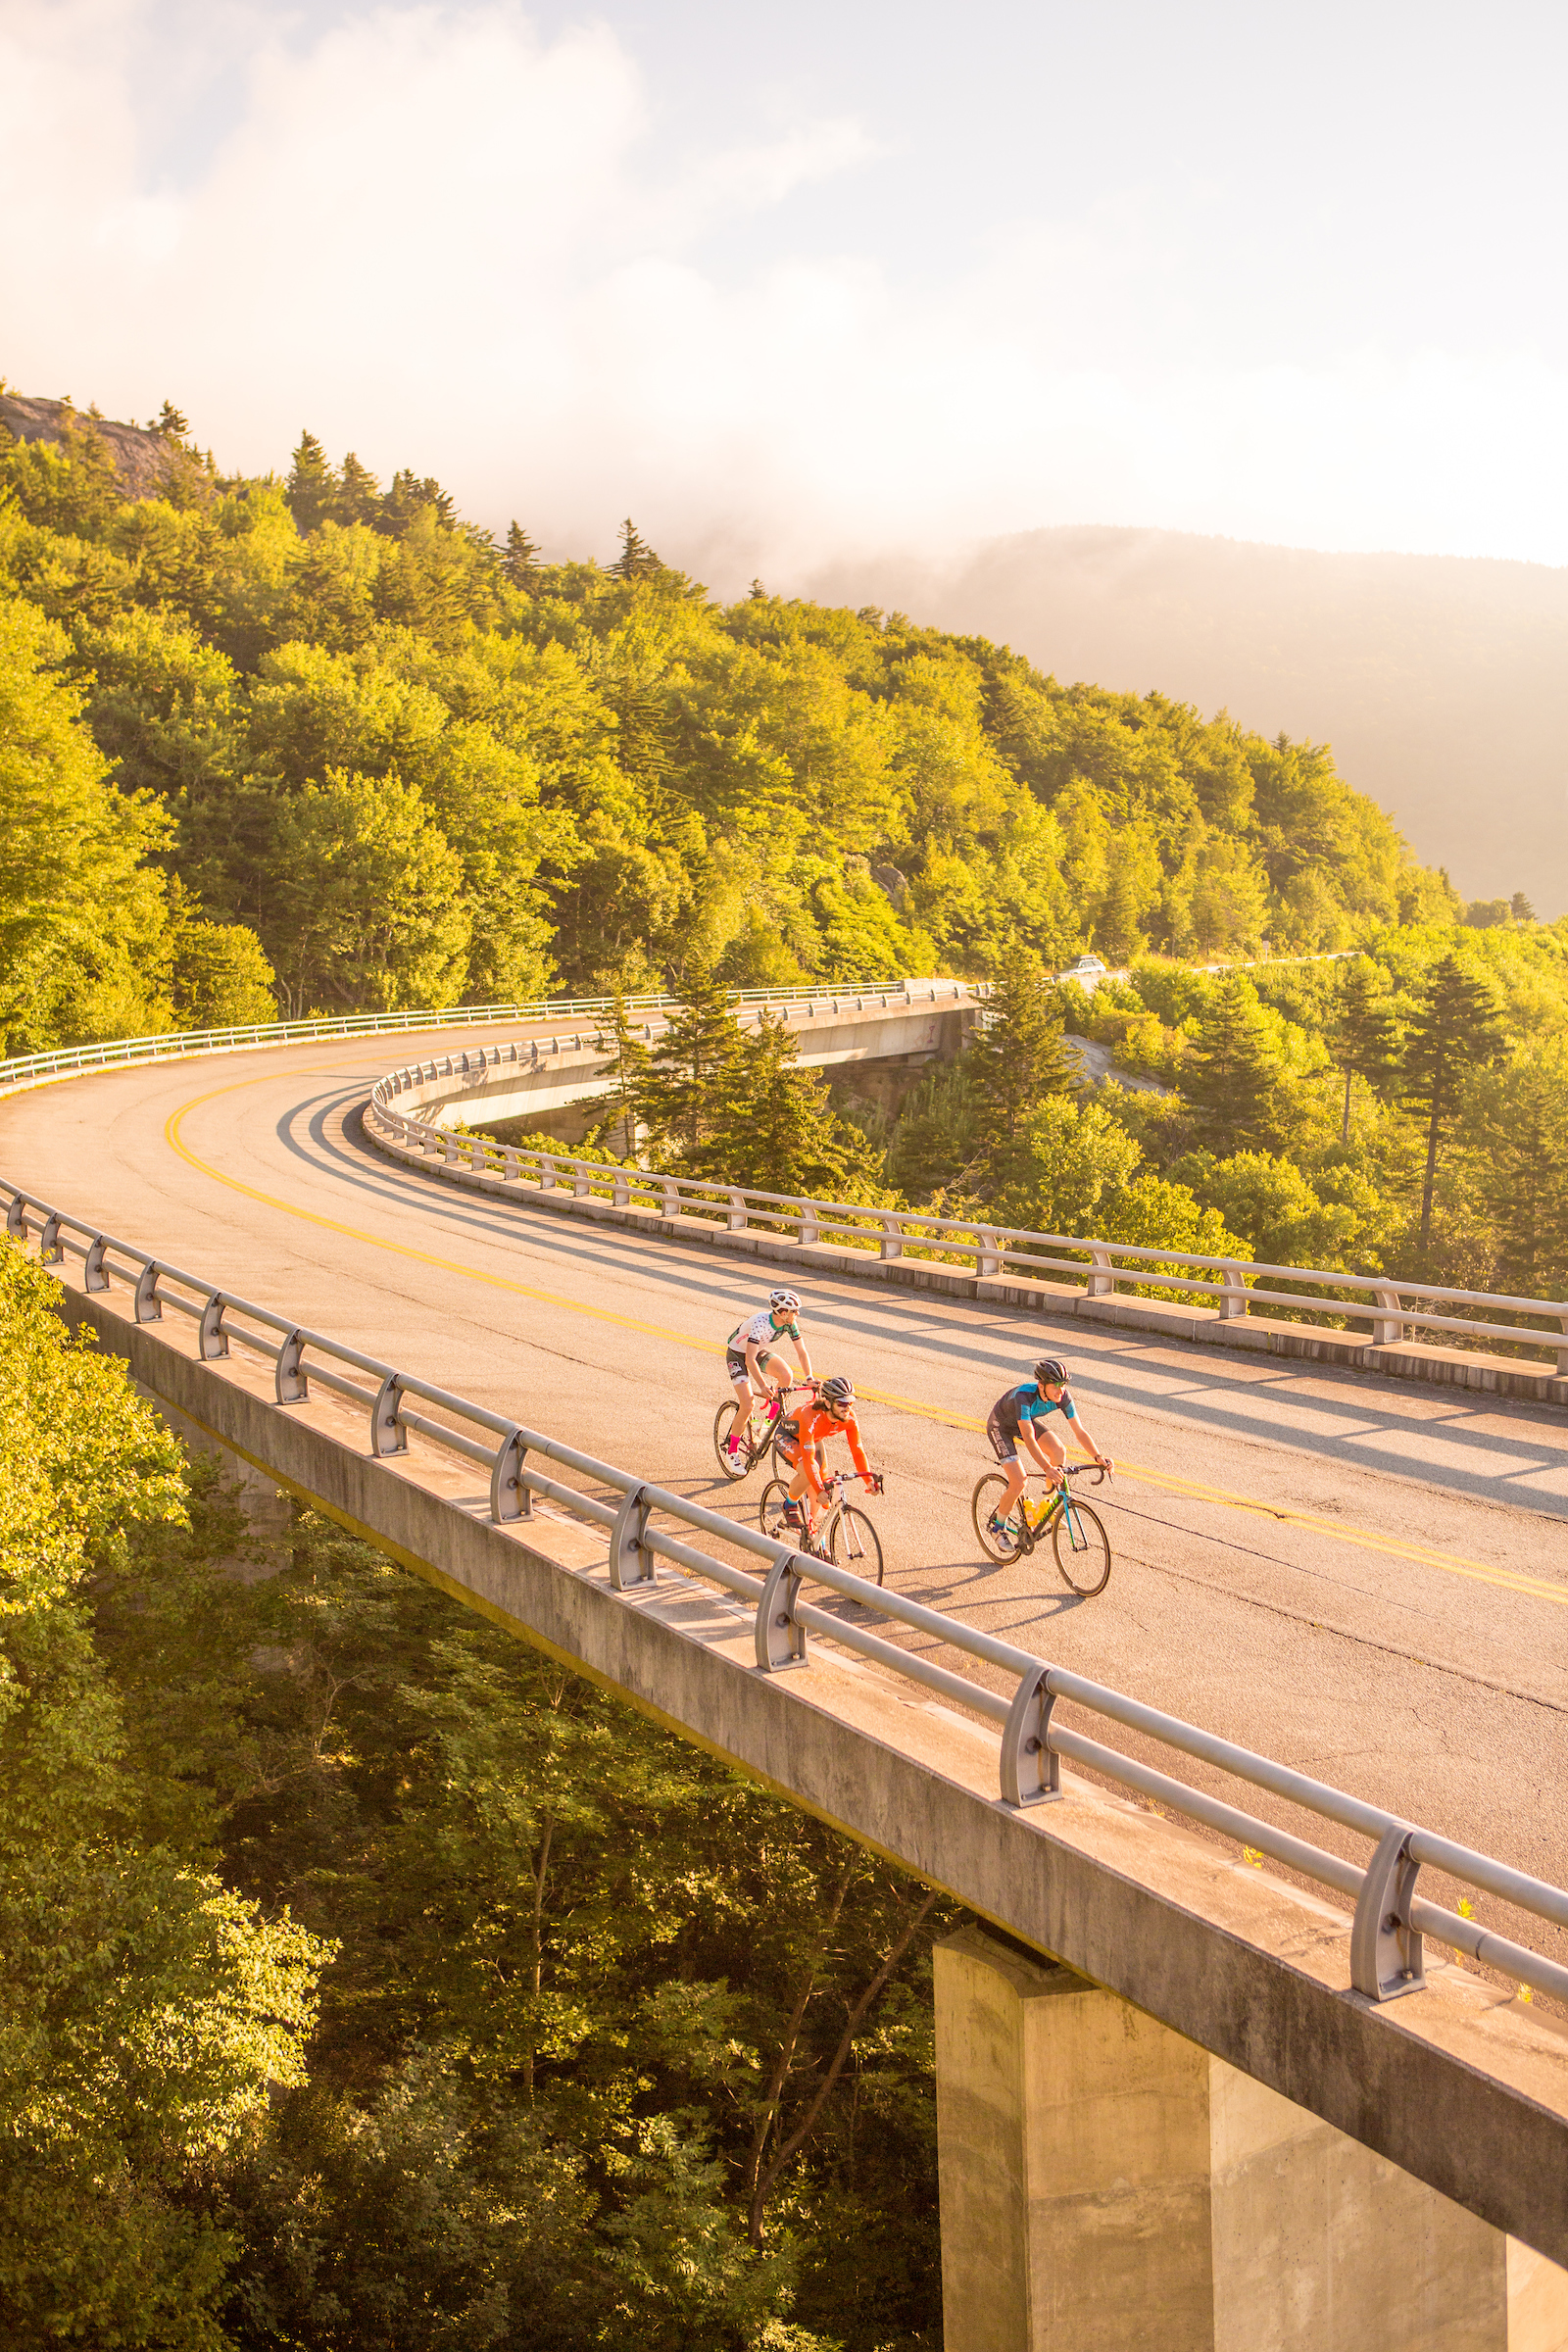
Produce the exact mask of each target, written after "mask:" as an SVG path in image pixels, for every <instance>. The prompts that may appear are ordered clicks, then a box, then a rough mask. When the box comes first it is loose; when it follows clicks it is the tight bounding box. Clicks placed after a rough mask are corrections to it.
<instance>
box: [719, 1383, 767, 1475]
mask: <svg viewBox="0 0 1568 2352" xmlns="http://www.w3.org/2000/svg"><path fill="white" fill-rule="evenodd" d="M740 1409H741V1408H740V1406H739V1405H738V1404H737V1403H736V1401H735V1399H734V1397H726V1399H725V1401H724V1402H723V1403H722V1404H721V1405H720V1406H719V1408H718V1410H717V1412H716V1413H715V1414H714V1415H713V1451H714V1453H715V1454H716V1455H717V1457H718V1466H719V1468H720V1469H721V1470H722V1471H723V1473H724V1476H725V1477H726V1478H736V1479H740V1478H744V1477H745V1476H746V1474H747V1472H748V1471H749V1470H750V1468H751V1466H752V1464H753V1462H754V1461H755V1460H756V1458H757V1457H756V1455H755V1454H754V1453H753V1451H752V1449H751V1447H750V1446H748V1444H747V1443H746V1439H745V1437H744V1435H743V1436H742V1438H741V1442H740V1444H739V1445H738V1446H736V1448H735V1451H734V1452H733V1453H731V1452H730V1450H729V1441H730V1439H731V1437H732V1436H733V1435H734V1431H735V1416H736V1414H737V1413H738V1412H739V1411H740ZM748 1417H749V1416H748Z"/></svg>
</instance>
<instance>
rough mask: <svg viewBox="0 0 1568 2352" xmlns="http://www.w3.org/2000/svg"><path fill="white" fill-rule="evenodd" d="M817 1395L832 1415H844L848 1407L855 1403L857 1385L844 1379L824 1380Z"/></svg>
mask: <svg viewBox="0 0 1568 2352" xmlns="http://www.w3.org/2000/svg"><path fill="white" fill-rule="evenodd" d="M816 1393H817V1396H818V1397H820V1398H821V1400H822V1402H823V1403H824V1404H825V1405H826V1406H827V1408H828V1410H829V1412H832V1413H842V1412H843V1410H844V1408H845V1406H846V1405H848V1404H853V1403H854V1402H855V1383H854V1381H853V1380H845V1379H843V1378H842V1377H840V1378H838V1379H835V1380H824V1381H823V1383H822V1385H821V1387H820V1388H819V1389H818V1390H817V1392H816Z"/></svg>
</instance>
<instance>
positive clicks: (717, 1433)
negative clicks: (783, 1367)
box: [713, 1380, 816, 1480]
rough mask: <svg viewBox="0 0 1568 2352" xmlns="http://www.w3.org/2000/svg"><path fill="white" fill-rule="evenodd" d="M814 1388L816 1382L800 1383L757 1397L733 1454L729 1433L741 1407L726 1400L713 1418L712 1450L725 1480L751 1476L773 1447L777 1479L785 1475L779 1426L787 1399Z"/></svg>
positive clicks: (731, 1400) (754, 1399) (736, 1400)
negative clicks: (780, 1450) (779, 1446)
mask: <svg viewBox="0 0 1568 2352" xmlns="http://www.w3.org/2000/svg"><path fill="white" fill-rule="evenodd" d="M815 1385H816V1384H815V1383H814V1382H813V1381H809V1380H798V1381H795V1382H794V1383H793V1384H792V1385H791V1386H790V1387H789V1388H786V1389H780V1390H777V1391H774V1390H771V1389H770V1390H768V1391H767V1393H766V1394H765V1395H764V1396H761V1397H754V1398H753V1400H752V1409H751V1411H750V1412H749V1413H748V1414H747V1416H746V1428H745V1430H744V1432H743V1433H742V1437H741V1442H740V1444H739V1445H738V1446H736V1448H735V1451H734V1452H733V1453H731V1452H730V1449H729V1438H730V1432H731V1431H732V1430H733V1428H734V1427H735V1417H736V1415H737V1414H738V1413H739V1411H740V1409H741V1408H740V1403H739V1400H738V1399H737V1398H736V1397H725V1399H724V1401H723V1403H722V1404H721V1405H720V1406H719V1408H718V1410H717V1412H716V1413H715V1414H714V1415H713V1451H714V1453H715V1455H716V1456H717V1458H718V1466H719V1468H720V1470H722V1471H723V1473H724V1476H725V1477H726V1478H732V1479H737V1480H739V1479H743V1478H746V1477H749V1476H750V1474H751V1472H752V1471H753V1470H755V1469H756V1467H757V1465H758V1463H759V1462H760V1460H761V1458H762V1456H763V1454H764V1453H766V1451H767V1449H768V1447H769V1446H771V1447H772V1448H773V1474H774V1476H775V1477H778V1476H779V1475H781V1474H782V1472H783V1471H784V1469H785V1468H786V1467H787V1465H786V1463H785V1461H784V1458H783V1456H782V1455H781V1454H780V1452H779V1450H778V1425H779V1423H780V1421H781V1420H782V1419H783V1417H784V1399H785V1397H793V1396H795V1395H796V1394H797V1392H798V1391H800V1390H802V1389H814V1387H815Z"/></svg>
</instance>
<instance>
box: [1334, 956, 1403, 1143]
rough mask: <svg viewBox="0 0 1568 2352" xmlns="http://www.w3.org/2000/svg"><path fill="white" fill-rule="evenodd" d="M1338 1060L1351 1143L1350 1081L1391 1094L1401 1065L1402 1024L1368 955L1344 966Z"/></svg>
mask: <svg viewBox="0 0 1568 2352" xmlns="http://www.w3.org/2000/svg"><path fill="white" fill-rule="evenodd" d="M1332 1043H1333V1050H1334V1055H1335V1059H1336V1060H1337V1061H1338V1062H1339V1065H1340V1067H1341V1069H1342V1070H1343V1071H1344V1072H1345V1115H1344V1118H1343V1120H1342V1121H1341V1126H1340V1140H1341V1142H1342V1143H1347V1144H1348V1142H1349V1140H1350V1082H1351V1080H1352V1079H1353V1078H1360V1079H1363V1080H1364V1081H1365V1082H1366V1084H1367V1085H1368V1086H1370V1087H1371V1088H1372V1090H1373V1092H1374V1093H1375V1094H1384V1093H1386V1092H1387V1090H1388V1088H1389V1085H1390V1083H1391V1081H1392V1080H1393V1078H1394V1076H1395V1073H1396V1072H1397V1069H1398V1066H1399V1022H1398V1016H1397V1013H1396V1012H1395V1009H1394V1006H1393V1005H1392V1004H1391V1002H1390V1001H1389V998H1388V997H1387V996H1386V995H1385V993H1384V990H1383V986H1382V975H1381V974H1380V973H1379V971H1378V969H1377V967H1376V966H1375V965H1374V964H1373V963H1371V962H1370V961H1369V960H1368V958H1367V957H1366V956H1351V957H1350V959H1349V960H1348V962H1347V963H1346V964H1345V966H1344V967H1343V972H1342V977H1341V981H1340V1001H1339V1006H1338V1009H1337V1013H1336V1017H1335V1021H1334V1029H1333V1038H1332Z"/></svg>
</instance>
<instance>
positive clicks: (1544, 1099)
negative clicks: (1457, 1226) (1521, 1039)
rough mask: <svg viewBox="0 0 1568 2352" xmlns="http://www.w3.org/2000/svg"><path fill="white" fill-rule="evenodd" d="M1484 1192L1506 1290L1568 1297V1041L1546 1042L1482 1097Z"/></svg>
mask: <svg viewBox="0 0 1568 2352" xmlns="http://www.w3.org/2000/svg"><path fill="white" fill-rule="evenodd" d="M1479 1108H1480V1117H1479V1121H1478V1125H1479V1136H1478V1144H1479V1152H1478V1156H1479V1159H1480V1167H1481V1185H1480V1189H1481V1193H1482V1197H1483V1199H1484V1200H1485V1201H1486V1203H1487V1206H1488V1208H1489V1209H1490V1210H1491V1212H1492V1217H1493V1220H1494V1223H1495V1229H1496V1236H1497V1245H1498V1254H1499V1256H1500V1258H1501V1261H1502V1286H1503V1288H1504V1289H1505V1290H1509V1291H1513V1292H1515V1293H1516V1294H1517V1295H1518V1296H1519V1297H1521V1298H1525V1299H1562V1298H1568V1037H1563V1036H1557V1037H1551V1038H1547V1039H1546V1040H1545V1041H1544V1043H1543V1044H1542V1045H1540V1046H1538V1047H1535V1048H1533V1049H1532V1051H1531V1052H1530V1053H1529V1054H1523V1055H1521V1056H1520V1057H1519V1059H1518V1060H1517V1061H1515V1062H1513V1063H1512V1064H1511V1065H1510V1067H1509V1068H1507V1069H1505V1070H1501V1071H1499V1072H1498V1073H1497V1076H1496V1078H1495V1080H1494V1081H1493V1082H1492V1083H1491V1085H1490V1086H1488V1087H1487V1088H1486V1089H1485V1090H1484V1092H1483V1101H1482V1103H1481V1104H1480V1106H1479Z"/></svg>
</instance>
